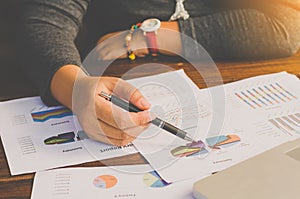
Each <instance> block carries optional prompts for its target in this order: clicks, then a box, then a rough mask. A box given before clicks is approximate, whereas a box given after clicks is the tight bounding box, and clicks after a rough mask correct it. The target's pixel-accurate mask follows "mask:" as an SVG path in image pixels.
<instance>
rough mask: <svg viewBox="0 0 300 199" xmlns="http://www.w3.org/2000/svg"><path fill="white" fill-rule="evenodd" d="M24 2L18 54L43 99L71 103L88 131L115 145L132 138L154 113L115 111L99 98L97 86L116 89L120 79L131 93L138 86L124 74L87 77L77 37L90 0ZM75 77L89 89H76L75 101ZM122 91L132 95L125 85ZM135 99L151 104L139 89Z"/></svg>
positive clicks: (136, 101) (52, 102)
mask: <svg viewBox="0 0 300 199" xmlns="http://www.w3.org/2000/svg"><path fill="white" fill-rule="evenodd" d="M25 5H26V7H25V12H24V18H23V19H24V22H23V24H24V27H23V31H22V32H21V34H20V43H19V47H20V52H19V55H20V57H21V60H22V65H23V66H24V71H25V72H26V73H27V74H28V76H29V77H30V78H31V79H32V80H33V81H34V83H35V84H36V85H37V86H38V87H39V90H40V95H41V97H42V100H43V101H44V102H45V103H46V104H47V105H58V104H63V105H65V106H67V107H68V108H70V109H72V111H74V112H75V113H76V114H77V116H78V118H79V122H80V124H81V125H82V127H83V129H84V130H85V132H86V133H87V134H88V136H89V137H91V138H93V139H96V140H99V141H103V142H106V143H113V144H116V145H121V144H126V143H128V142H129V141H131V140H132V139H134V137H135V136H136V135H137V134H138V133H140V132H141V130H143V128H145V127H146V126H147V125H148V123H149V120H150V119H151V118H150V115H149V112H146V111H145V112H141V113H135V114H133V113H127V114H124V113H122V114H117V115H113V114H112V110H113V107H112V106H111V105H109V104H108V102H106V101H104V100H103V99H101V98H100V97H99V98H97V96H96V93H95V92H96V90H95V88H99V89H104V90H105V91H107V92H116V91H115V88H114V85H116V83H117V82H121V83H120V84H121V85H124V88H128V87H130V88H131V89H129V90H131V91H132V92H131V93H128V95H129V94H133V93H139V92H138V91H136V90H134V88H133V87H131V86H130V85H128V84H127V83H126V82H124V81H122V80H120V79H117V78H109V77H107V78H95V77H94V78H93V77H89V76H87V75H86V74H85V73H84V72H83V70H82V69H81V59H80V55H79V53H78V50H77V47H76V45H75V43H74V40H75V38H76V36H77V33H78V30H79V27H80V25H81V21H82V18H83V15H84V14H85V12H86V9H87V6H88V1H86V0H77V1H75V0H74V1H72V0H67V1H64V0H55V1H46V0H31V1H26V4H25ZM100 80H101V81H100ZM76 82H77V84H76V85H77V86H79V88H85V89H79V90H76V91H77V92H76V96H78V97H76V98H75V99H79V100H75V102H76V104H73V102H74V101H73V99H74V96H73V95H74V86H75V83H76ZM78 92H79V93H80V94H78ZM118 93H119V94H120V95H121V97H124V98H126V97H127V98H126V99H129V98H130V97H129V96H125V95H124V94H122V92H121V91H119V92H118ZM79 97H83V99H82V100H81V98H79ZM131 100H132V101H133V102H134V103H137V104H136V105H137V106H139V107H140V108H141V109H143V110H145V109H148V108H149V107H148V106H149V105H148V106H147V105H146V106H143V107H141V104H139V103H140V100H142V97H141V96H140V95H137V94H135V95H133V97H132V98H131ZM79 107H80V108H79ZM117 112H118V111H117ZM103 113H106V114H103ZM114 116H116V117H114ZM125 120H126V121H125ZM127 120H128V121H127ZM91 121H93V122H92V123H91ZM89 122H90V123H89ZM126 125H127V126H126ZM128 125H130V126H128ZM135 125H139V126H140V127H139V128H138V127H137V126H135ZM137 128H138V130H137ZM125 129H126V130H128V129H131V130H133V134H132V135H128V133H129V130H128V131H126V133H125ZM130 132H131V131H130Z"/></svg>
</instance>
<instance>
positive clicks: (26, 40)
mask: <svg viewBox="0 0 300 199" xmlns="http://www.w3.org/2000/svg"><path fill="white" fill-rule="evenodd" d="M87 6H88V0H51V1H48V0H29V1H26V2H25V9H24V10H25V11H24V17H23V26H22V31H21V34H20V37H19V40H20V42H19V44H20V45H19V46H20V48H19V54H20V57H21V61H22V62H21V63H22V66H23V69H24V70H25V72H26V73H27V74H28V76H29V77H30V78H31V79H32V80H33V82H34V83H35V84H36V85H37V86H38V88H39V91H40V95H41V98H42V100H43V101H44V102H45V103H46V104H48V105H56V104H57V101H56V100H55V99H54V97H53V96H52V94H51V91H50V83H51V79H52V77H53V75H54V74H55V72H56V71H57V70H58V69H59V68H60V67H62V66H64V65H66V64H74V65H78V66H81V59H80V55H79V53H78V50H77V47H76V45H75V43H74V40H75V38H76V36H77V33H78V31H79V27H80V25H81V22H82V18H83V15H84V14H85V12H86V9H87Z"/></svg>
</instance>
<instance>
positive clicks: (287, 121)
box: [269, 113, 300, 136]
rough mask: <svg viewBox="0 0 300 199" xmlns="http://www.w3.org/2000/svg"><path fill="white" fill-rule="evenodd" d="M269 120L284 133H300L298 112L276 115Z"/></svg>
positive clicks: (299, 115) (291, 134)
mask: <svg viewBox="0 0 300 199" xmlns="http://www.w3.org/2000/svg"><path fill="white" fill-rule="evenodd" d="M269 122H271V124H273V125H274V126H275V127H276V128H278V129H279V130H281V131H282V132H284V133H286V134H287V135H290V136H293V134H295V133H298V134H300V114H299V113H296V114H290V115H286V116H281V117H276V118H273V119H270V120H269Z"/></svg>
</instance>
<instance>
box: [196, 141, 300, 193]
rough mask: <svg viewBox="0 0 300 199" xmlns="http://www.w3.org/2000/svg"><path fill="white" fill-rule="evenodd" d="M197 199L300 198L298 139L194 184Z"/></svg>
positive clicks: (299, 148)
mask: <svg viewBox="0 0 300 199" xmlns="http://www.w3.org/2000/svg"><path fill="white" fill-rule="evenodd" d="M193 194H194V196H195V197H196V198H198V199H283V198H284V199H295V198H300V139H297V140H294V141H291V142H287V143H284V144H282V145H280V146H277V147H275V148H273V149H270V150H268V151H266V152H264V153H261V154H259V155H257V156H255V157H252V158H250V159H248V160H245V161H243V162H241V163H239V164H237V165H235V166H232V167H230V168H228V169H225V170H223V171H221V172H218V173H216V174H214V175H212V176H209V177H207V178H205V179H202V180H200V181H198V182H196V183H195V184H194V186H193Z"/></svg>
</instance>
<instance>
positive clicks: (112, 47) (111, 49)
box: [97, 21, 182, 60]
mask: <svg viewBox="0 0 300 199" xmlns="http://www.w3.org/2000/svg"><path fill="white" fill-rule="evenodd" d="M128 33H129V31H128V30H127V31H120V32H114V33H109V34H107V35H105V36H103V37H102V38H101V39H100V40H99V41H98V45H97V50H98V51H99V56H100V58H101V59H103V60H110V59H117V58H126V57H127V49H126V47H125V37H126V35H127V34H128ZM156 42H157V49H158V52H159V53H161V54H166V55H180V54H181V53H182V44H181V35H180V32H179V25H178V23H177V22H174V21H173V22H161V27H160V29H159V30H158V33H157V35H156ZM130 49H131V50H132V51H133V53H134V54H135V55H136V56H137V57H144V56H145V55H147V54H149V51H148V48H147V42H146V37H145V36H144V35H143V33H142V31H141V30H138V31H135V32H134V34H133V36H132V40H131V42H130Z"/></svg>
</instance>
